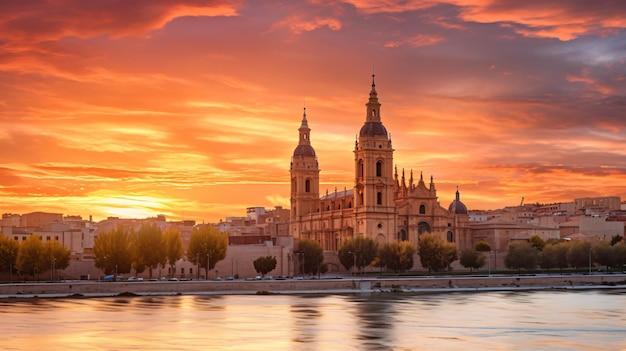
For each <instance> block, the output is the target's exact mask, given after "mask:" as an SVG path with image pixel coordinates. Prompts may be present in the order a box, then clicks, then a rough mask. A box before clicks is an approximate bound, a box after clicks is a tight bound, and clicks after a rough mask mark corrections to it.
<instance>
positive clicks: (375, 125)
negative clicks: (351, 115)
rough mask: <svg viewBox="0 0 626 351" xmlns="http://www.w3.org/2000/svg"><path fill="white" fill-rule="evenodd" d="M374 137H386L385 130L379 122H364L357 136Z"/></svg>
mask: <svg viewBox="0 0 626 351" xmlns="http://www.w3.org/2000/svg"><path fill="white" fill-rule="evenodd" d="M376 135H384V136H387V128H385V126H384V125H383V124H382V123H380V122H365V124H363V127H361V131H360V132H359V136H376Z"/></svg>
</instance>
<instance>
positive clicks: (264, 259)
mask: <svg viewBox="0 0 626 351" xmlns="http://www.w3.org/2000/svg"><path fill="white" fill-rule="evenodd" d="M252 263H253V264H254V269H255V270H256V272H257V273H261V275H262V276H265V275H266V274H267V273H269V272H271V271H273V270H274V269H275V268H276V257H275V256H261V257H259V258H257V259H256V260H254V262H252Z"/></svg>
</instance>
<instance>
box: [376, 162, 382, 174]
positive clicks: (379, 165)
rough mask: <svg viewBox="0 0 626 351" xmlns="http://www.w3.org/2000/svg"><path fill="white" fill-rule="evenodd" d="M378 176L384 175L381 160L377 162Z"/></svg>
mask: <svg viewBox="0 0 626 351" xmlns="http://www.w3.org/2000/svg"><path fill="white" fill-rule="evenodd" d="M376 176H377V177H382V176H383V163H382V162H380V161H378V162H376Z"/></svg>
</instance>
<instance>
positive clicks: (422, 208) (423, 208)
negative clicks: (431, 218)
mask: <svg viewBox="0 0 626 351" xmlns="http://www.w3.org/2000/svg"><path fill="white" fill-rule="evenodd" d="M420 214H426V206H424V205H420Z"/></svg>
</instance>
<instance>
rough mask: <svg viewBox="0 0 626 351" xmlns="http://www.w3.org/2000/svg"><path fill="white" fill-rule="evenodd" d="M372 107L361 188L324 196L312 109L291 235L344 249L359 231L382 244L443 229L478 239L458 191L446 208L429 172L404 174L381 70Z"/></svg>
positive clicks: (359, 163)
mask: <svg viewBox="0 0 626 351" xmlns="http://www.w3.org/2000/svg"><path fill="white" fill-rule="evenodd" d="M365 106H366V111H365V112H366V115H365V122H364V124H363V126H362V127H361V129H360V131H359V134H358V138H357V140H356V142H355V145H354V186H353V188H352V189H344V190H342V191H341V190H340V191H337V189H335V191H334V192H332V193H328V192H326V194H325V195H323V196H321V197H320V191H319V184H320V168H319V163H318V158H317V155H316V153H315V149H314V148H313V146H312V144H311V139H310V134H311V129H310V128H309V125H308V120H307V115H306V109H305V110H304V113H303V117H302V123H301V125H300V128H299V129H298V132H299V140H298V145H297V146H296V148H295V150H294V152H293V157H292V159H291V167H290V175H291V197H290V199H291V214H290V216H291V218H290V228H289V233H290V234H291V235H292V236H293V237H294V238H295V239H296V240H297V239H309V240H315V241H317V242H318V243H319V244H320V245H321V246H322V248H323V249H324V250H326V251H337V250H338V249H339V248H340V247H341V245H342V243H343V242H344V241H346V240H348V239H351V238H354V237H366V238H371V239H374V240H376V241H377V242H378V243H379V244H384V243H390V242H395V241H410V242H412V243H414V244H415V245H417V241H418V239H419V236H420V235H421V234H424V233H437V234H439V235H441V237H442V239H445V240H447V241H449V242H456V243H457V245H458V246H459V248H461V249H462V248H465V247H466V245H470V244H471V238H470V229H469V219H468V218H469V217H468V212H467V207H466V206H465V205H464V204H463V203H462V202H461V200H460V194H459V192H458V189H457V192H456V198H455V199H454V200H453V201H452V203H451V204H450V206H449V207H448V208H445V207H442V206H441V205H440V203H439V201H438V198H437V190H436V187H435V182H434V180H433V177H432V176H431V177H430V182H429V183H428V185H427V184H426V183H425V182H424V179H423V175H422V174H421V173H420V176H419V179H418V180H417V181H415V179H414V177H413V172H412V171H410V175H409V177H408V179H407V177H406V175H405V171H404V170H402V172H401V175H400V174H398V170H397V167H396V166H395V165H394V161H393V152H394V149H393V146H392V141H391V137H390V136H389V133H388V132H387V129H386V128H385V126H384V125H383V122H382V118H381V104H380V102H379V100H378V93H377V91H376V85H375V82H374V76H372V87H371V91H370V93H369V100H368V101H367V103H366V105H365Z"/></svg>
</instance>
